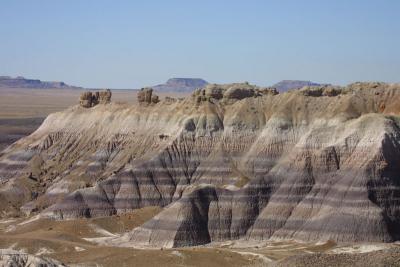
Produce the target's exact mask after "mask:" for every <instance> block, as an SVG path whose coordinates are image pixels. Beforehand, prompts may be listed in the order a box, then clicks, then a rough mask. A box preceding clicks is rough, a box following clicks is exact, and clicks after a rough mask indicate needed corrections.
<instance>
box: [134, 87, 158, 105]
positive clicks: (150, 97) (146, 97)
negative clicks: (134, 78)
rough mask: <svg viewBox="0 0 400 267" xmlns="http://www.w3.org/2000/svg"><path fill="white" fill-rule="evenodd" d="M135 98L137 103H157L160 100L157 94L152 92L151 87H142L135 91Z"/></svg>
mask: <svg viewBox="0 0 400 267" xmlns="http://www.w3.org/2000/svg"><path fill="white" fill-rule="evenodd" d="M137 99H138V102H139V103H147V104H151V103H153V104H157V103H158V102H160V100H159V98H158V95H155V94H153V89H152V88H142V89H140V91H139V92H138V93H137Z"/></svg>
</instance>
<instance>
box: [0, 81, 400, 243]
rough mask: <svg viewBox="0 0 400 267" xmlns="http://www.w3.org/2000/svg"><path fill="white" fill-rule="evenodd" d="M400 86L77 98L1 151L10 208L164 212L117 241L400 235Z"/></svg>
mask: <svg viewBox="0 0 400 267" xmlns="http://www.w3.org/2000/svg"><path fill="white" fill-rule="evenodd" d="M399 100H400V85H389V84H381V83H368V84H367V83H356V84H352V85H350V86H348V87H345V88H336V87H332V86H323V87H305V88H303V89H301V90H296V91H292V92H288V93H283V94H276V92H275V91H274V90H272V89H265V88H259V87H255V86H251V85H248V84H233V85H224V86H218V85H209V86H207V87H206V88H205V89H203V90H199V91H196V92H195V93H194V94H193V96H192V97H188V98H186V99H184V100H174V101H170V100H168V101H167V100H164V101H161V102H159V103H155V104H152V105H138V106H128V105H122V104H113V103H111V104H106V105H97V106H95V107H92V108H90V109H85V108H82V107H79V106H75V107H72V108H70V109H69V110H66V111H64V112H60V113H55V114H52V115H50V116H49V117H48V118H47V119H46V121H45V122H44V123H43V125H42V126H41V127H40V128H39V129H38V130H37V131H36V132H35V133H34V134H32V135H31V136H29V137H26V138H24V139H22V140H20V141H18V142H17V143H15V144H13V145H12V146H11V147H9V148H8V149H6V150H5V151H3V152H2V153H1V156H0V177H1V179H0V181H1V183H2V185H1V187H0V198H2V200H1V201H2V202H4V203H7V201H9V202H10V205H5V206H2V207H1V208H2V212H3V215H7V214H8V215H9V214H11V213H13V212H14V213H15V212H17V211H18V210H19V209H20V210H22V211H24V212H26V213H29V212H40V213H41V214H42V216H49V217H53V218H56V219H68V218H77V217H92V216H107V215H112V214H118V213H124V212H128V211H131V210H134V209H137V208H141V207H145V206H155V205H156V206H162V207H164V210H163V211H162V212H161V213H160V214H158V215H157V216H156V217H154V218H153V219H151V220H150V221H148V222H146V223H145V224H144V225H142V226H141V227H138V228H136V229H134V230H133V231H132V232H131V233H128V234H126V235H125V236H123V237H121V238H116V239H115V240H113V241H112V243H113V244H116V245H126V246H131V245H144V246H155V247H162V246H163V247H176V246H188V245H198V244H206V243H210V242H213V241H224V240H231V239H246V240H267V239H299V240H304V241H317V240H328V239H332V240H335V241H338V242H350V241H384V242H390V241H394V240H398V239H400V230H399V229H400V177H399V176H400V149H399V146H400V144H399V142H400V130H399V125H400V120H399V118H398V114H399V112H400V104H399V103H400V102H399Z"/></svg>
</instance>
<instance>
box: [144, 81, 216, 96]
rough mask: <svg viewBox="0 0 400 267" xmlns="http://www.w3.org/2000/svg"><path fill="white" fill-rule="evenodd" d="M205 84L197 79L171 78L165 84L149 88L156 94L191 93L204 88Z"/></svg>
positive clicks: (205, 82)
mask: <svg viewBox="0 0 400 267" xmlns="http://www.w3.org/2000/svg"><path fill="white" fill-rule="evenodd" d="M207 84H208V82H207V81H205V80H203V79H199V78H172V79H169V80H168V81H167V82H166V83H163V84H159V85H156V86H152V87H151V88H153V89H154V91H157V92H177V93H191V92H193V91H194V90H195V89H198V88H203V87H205V86H206V85H207Z"/></svg>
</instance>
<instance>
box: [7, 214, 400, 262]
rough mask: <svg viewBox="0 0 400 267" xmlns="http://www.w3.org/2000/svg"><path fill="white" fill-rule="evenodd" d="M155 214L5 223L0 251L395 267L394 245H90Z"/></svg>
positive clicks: (82, 257)
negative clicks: (381, 262) (358, 261)
mask: <svg viewBox="0 0 400 267" xmlns="http://www.w3.org/2000/svg"><path fill="white" fill-rule="evenodd" d="M160 211H161V209H160V208H159V207H147V208H143V209H140V210H136V211H135V212H132V213H129V214H125V215H120V216H112V217H104V218H94V219H77V220H67V221H54V220H49V219H44V218H40V217H37V216H34V217H31V218H15V219H5V220H1V221H0V248H4V249H13V250H17V251H23V252H27V253H30V254H33V255H36V256H44V257H48V258H53V259H56V260H59V261H61V262H63V263H64V264H66V265H75V264H80V265H79V266H207V267H213V266H232V267H235V266H346V264H345V263H348V262H352V259H362V260H363V261H364V262H365V260H367V264H364V266H374V263H376V261H374V259H375V257H377V255H378V256H380V257H381V258H382V259H383V260H385V262H384V263H385V264H384V265H383V266H398V265H396V262H399V263H400V261H399V259H400V245H397V244H359V245H354V244H344V245H343V244H342V245H337V244H335V243H334V242H330V241H328V242H323V243H317V244H312V243H300V242H296V241H269V242H257V243H248V242H245V241H240V240H239V241H229V242H222V243H215V244H210V245H207V246H198V247H190V248H175V249H134V248H119V247H108V246H103V245H99V244H97V243H96V242H90V240H91V239H99V238H109V237H114V236H118V235H121V234H123V233H125V232H127V231H130V230H132V229H133V228H135V227H136V226H138V225H141V224H142V223H143V222H144V221H146V220H148V219H149V218H151V217H153V216H155V215H156V214H157V213H159V212H160ZM308 261H309V262H310V263H311V262H312V263H313V264H312V265H308V264H307V262H308ZM342 261H343V262H342ZM332 262H333V263H334V265H332ZM317 263H318V264H317ZM325 263H326V264H325ZM342 263H343V264H342ZM368 263H369V264H368ZM315 264H317V265H315ZM388 264H389V265H388ZM379 266H381V265H379Z"/></svg>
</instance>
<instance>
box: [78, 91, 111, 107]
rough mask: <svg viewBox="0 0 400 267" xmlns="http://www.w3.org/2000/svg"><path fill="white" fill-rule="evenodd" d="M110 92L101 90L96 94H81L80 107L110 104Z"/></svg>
mask: <svg viewBox="0 0 400 267" xmlns="http://www.w3.org/2000/svg"><path fill="white" fill-rule="evenodd" d="M111 95H112V93H111V90H110V89H107V90H103V91H100V92H99V91H97V92H94V93H92V92H83V93H82V94H81V96H80V98H79V104H80V105H81V107H84V108H90V107H94V106H96V105H97V104H109V103H110V102H111Z"/></svg>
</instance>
